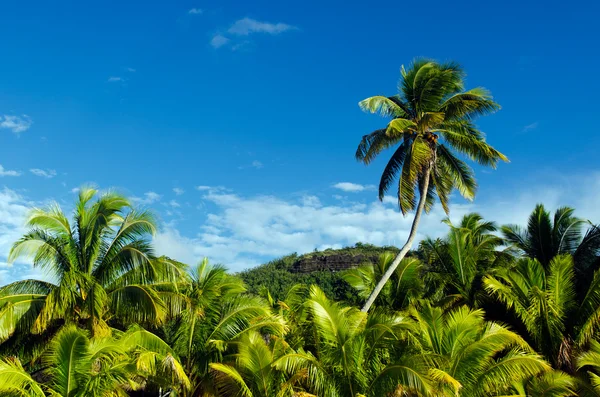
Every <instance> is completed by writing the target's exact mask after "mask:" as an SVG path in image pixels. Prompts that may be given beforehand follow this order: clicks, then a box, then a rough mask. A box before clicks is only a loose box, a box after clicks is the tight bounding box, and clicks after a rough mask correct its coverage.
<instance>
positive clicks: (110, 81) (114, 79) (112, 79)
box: [107, 76, 124, 83]
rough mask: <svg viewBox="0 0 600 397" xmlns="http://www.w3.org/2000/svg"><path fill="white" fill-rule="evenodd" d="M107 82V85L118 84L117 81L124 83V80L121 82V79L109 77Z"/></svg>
mask: <svg viewBox="0 0 600 397" xmlns="http://www.w3.org/2000/svg"><path fill="white" fill-rule="evenodd" d="M107 81H108V82H109V83H118V82H119V81H124V80H123V77H118V76H110V77H109V78H108V80H107Z"/></svg>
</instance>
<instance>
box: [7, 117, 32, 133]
mask: <svg viewBox="0 0 600 397" xmlns="http://www.w3.org/2000/svg"><path fill="white" fill-rule="evenodd" d="M32 124H33V121H31V118H30V117H29V116H27V115H26V114H24V115H22V116H9V115H6V114H5V115H4V116H0V128H6V129H8V130H11V131H12V132H14V133H15V134H19V133H21V132H24V131H27V130H28V129H29V128H31V125H32Z"/></svg>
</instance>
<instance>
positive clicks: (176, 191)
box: [173, 187, 185, 196]
mask: <svg viewBox="0 0 600 397" xmlns="http://www.w3.org/2000/svg"><path fill="white" fill-rule="evenodd" d="M173 192H174V193H175V194H176V195H178V196H181V195H182V194H183V193H185V190H183V189H182V188H179V187H174V188H173Z"/></svg>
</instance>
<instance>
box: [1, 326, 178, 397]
mask: <svg viewBox="0 0 600 397" xmlns="http://www.w3.org/2000/svg"><path fill="white" fill-rule="evenodd" d="M36 379H37V380H36ZM149 381H153V382H155V383H156V384H157V385H161V386H163V387H165V388H171V387H179V386H180V385H182V386H183V387H184V388H185V387H188V386H189V381H188V379H187V377H186V376H185V373H184V371H183V367H182V366H181V364H179V361H178V360H177V359H176V358H175V357H174V356H173V355H172V350H171V348H170V347H169V346H168V345H167V344H166V343H165V342H164V341H162V340H161V339H160V338H158V337H157V336H156V335H154V334H152V333H150V332H148V331H145V330H143V329H141V328H138V327H133V328H131V329H129V330H128V331H126V332H124V333H119V332H116V333H115V335H114V336H113V337H105V338H92V339H90V338H89V337H88V335H87V333H86V332H85V331H83V330H81V329H79V328H77V327H75V326H74V325H71V326H67V327H63V328H62V329H61V330H60V331H59V332H58V333H57V335H56V336H55V337H54V338H53V340H52V342H51V343H50V346H49V348H48V349H47V350H46V351H45V352H44V354H43V356H42V368H41V369H40V370H39V371H37V373H35V374H33V376H32V375H30V374H28V373H27V372H26V371H25V370H24V369H23V367H22V366H21V365H20V363H19V361H18V359H7V360H4V361H2V362H0V392H2V393H3V395H6V394H8V395H11V394H14V395H20V396H44V395H45V394H44V393H47V394H48V395H51V396H62V397H84V396H86V397H87V396H92V397H113V396H114V397H124V396H127V392H128V391H131V390H139V389H143V388H146V387H147V386H148V382H149Z"/></svg>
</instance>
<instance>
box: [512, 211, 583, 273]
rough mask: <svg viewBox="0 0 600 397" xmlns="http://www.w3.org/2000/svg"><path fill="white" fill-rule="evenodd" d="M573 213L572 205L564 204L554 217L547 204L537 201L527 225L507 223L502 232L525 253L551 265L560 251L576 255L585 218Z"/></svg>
mask: <svg viewBox="0 0 600 397" xmlns="http://www.w3.org/2000/svg"><path fill="white" fill-rule="evenodd" d="M574 212H575V210H574V209H573V208H569V207H561V208H558V209H557V210H556V211H555V212H554V217H551V215H550V212H548V211H547V210H546V209H545V208H544V205H543V204H538V205H536V206H535V209H534V210H533V212H532V213H531V215H529V220H528V222H527V228H523V227H521V226H519V225H506V226H503V227H502V234H503V235H504V238H505V239H506V241H507V242H509V243H511V244H513V245H514V246H515V247H516V248H518V249H519V250H520V251H521V252H522V254H524V255H525V256H527V257H529V258H532V259H537V260H538V261H539V262H540V263H541V264H542V265H543V266H548V264H549V263H550V261H551V260H552V259H553V258H554V257H555V256H557V255H559V254H574V253H575V251H576V250H577V247H578V245H579V243H580V242H581V239H582V228H583V226H584V224H585V221H584V220H583V219H579V218H576V217H575V216H574V215H573V213H574Z"/></svg>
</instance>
